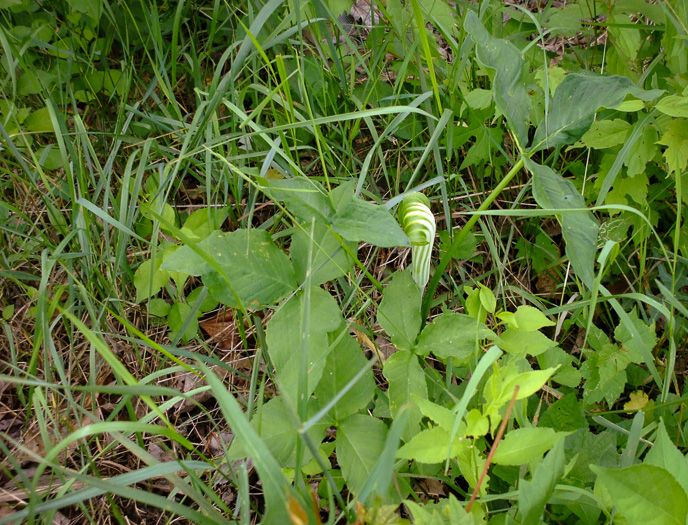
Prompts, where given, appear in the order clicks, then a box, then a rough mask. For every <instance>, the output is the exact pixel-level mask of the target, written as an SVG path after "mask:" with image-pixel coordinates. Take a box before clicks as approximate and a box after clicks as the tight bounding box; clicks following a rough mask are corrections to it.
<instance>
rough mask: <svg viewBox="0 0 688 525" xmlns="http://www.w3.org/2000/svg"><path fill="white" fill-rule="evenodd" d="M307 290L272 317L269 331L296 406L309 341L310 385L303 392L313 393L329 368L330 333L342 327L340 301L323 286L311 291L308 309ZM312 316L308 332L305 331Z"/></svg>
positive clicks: (281, 377)
mask: <svg viewBox="0 0 688 525" xmlns="http://www.w3.org/2000/svg"><path fill="white" fill-rule="evenodd" d="M305 300H306V299H305V292H304V291H301V292H299V293H297V294H296V295H294V296H293V297H292V298H291V299H289V300H288V301H287V302H286V303H285V304H284V305H283V306H282V307H281V308H280V309H279V310H278V311H277V312H276V313H275V315H273V316H272V318H271V319H270V322H269V323H268V327H267V330H266V341H267V344H268V353H269V354H270V358H271V360H272V364H273V366H274V367H275V371H276V372H277V379H278V384H279V387H280V391H281V393H282V394H283V395H285V396H286V397H288V398H289V399H290V400H291V401H292V402H293V403H294V405H296V401H297V396H298V393H299V375H300V370H301V355H302V349H303V345H304V344H306V345H307V347H306V359H307V366H308V384H307V385H306V387H305V388H304V389H303V393H304V394H305V395H306V396H308V395H310V394H311V393H312V392H313V391H314V390H315V387H316V386H317V384H318V382H319V381H320V378H321V377H322V373H323V370H324V369H325V363H326V358H327V356H328V354H329V353H330V351H331V350H332V349H331V348H330V341H329V339H328V332H332V331H334V330H336V329H337V328H339V326H340V324H341V323H342V315H341V313H340V311H339V305H337V301H335V300H334V298H333V297H332V296H331V295H330V294H329V293H327V292H326V291H325V290H323V289H322V288H318V287H313V288H311V290H310V305H309V306H310V308H309V309H307V310H306V311H305V312H304V308H305V307H304V305H303V302H304V301H305ZM302 312H303V313H304V314H305V315H308V322H307V325H308V332H307V333H305V334H302V329H303V326H304V320H303V318H302Z"/></svg>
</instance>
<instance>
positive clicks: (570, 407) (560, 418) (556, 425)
mask: <svg viewBox="0 0 688 525" xmlns="http://www.w3.org/2000/svg"><path fill="white" fill-rule="evenodd" d="M555 377H556V376H555ZM539 425H540V426H541V427H549V428H553V429H554V430H563V431H569V430H571V431H573V430H578V429H579V428H586V429H587V428H588V420H587V419H586V418H585V412H584V411H583V408H582V407H581V402H580V401H579V400H578V399H577V398H576V394H575V393H572V394H566V395H565V396H564V397H562V398H561V399H558V400H557V401H555V402H554V403H552V405H551V406H550V407H549V408H548V409H547V410H545V412H544V413H543V414H542V415H541V416H540V422H539Z"/></svg>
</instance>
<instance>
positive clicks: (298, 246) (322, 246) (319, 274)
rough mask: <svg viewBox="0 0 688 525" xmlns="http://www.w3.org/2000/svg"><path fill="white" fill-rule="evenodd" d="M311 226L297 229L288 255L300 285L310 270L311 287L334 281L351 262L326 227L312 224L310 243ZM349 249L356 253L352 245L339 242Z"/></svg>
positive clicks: (345, 270) (348, 268)
mask: <svg viewBox="0 0 688 525" xmlns="http://www.w3.org/2000/svg"><path fill="white" fill-rule="evenodd" d="M310 235H311V225H310V224H304V225H303V230H301V229H297V231H296V232H295V233H294V235H292V238H291V248H290V250H289V254H290V255H291V260H292V263H293V264H294V271H295V272H296V279H297V280H298V282H300V283H303V282H305V281H306V273H307V272H308V271H309V270H310V273H311V275H310V278H311V285H313V286H315V285H318V284H322V283H326V282H328V281H332V280H333V279H336V278H337V277H341V276H342V275H346V272H348V271H349V270H350V269H351V267H352V266H353V265H354V261H353V259H352V258H351V257H349V256H348V255H347V253H346V251H344V248H342V241H340V240H339V239H337V237H336V236H335V235H334V234H333V233H332V232H331V231H330V230H329V228H328V227H327V225H325V224H323V223H322V222H316V223H314V225H313V238H312V239H311V237H310ZM343 242H345V243H346V244H347V246H348V247H349V249H350V250H351V251H352V252H353V253H356V251H357V249H358V246H357V244H356V243H353V242H347V241H343ZM311 243H313V248H312V250H313V252H312V258H313V259H312V261H311V266H310V268H309V267H308V250H309V244H311Z"/></svg>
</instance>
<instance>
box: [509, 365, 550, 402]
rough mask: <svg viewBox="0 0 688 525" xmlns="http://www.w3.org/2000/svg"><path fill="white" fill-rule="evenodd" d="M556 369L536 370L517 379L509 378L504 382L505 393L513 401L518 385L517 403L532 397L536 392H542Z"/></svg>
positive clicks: (520, 375)
mask: <svg viewBox="0 0 688 525" xmlns="http://www.w3.org/2000/svg"><path fill="white" fill-rule="evenodd" d="M556 371H557V369H556V368H547V369H545V370H534V371H532V372H523V373H521V374H518V375H516V376H515V377H507V378H506V380H505V382H504V386H505V388H504V391H505V393H506V394H507V396H506V397H507V399H508V400H511V397H512V396H513V393H514V388H515V387H516V385H518V386H519V390H518V395H517V396H516V401H518V400H519V399H525V398H527V397H529V396H532V395H533V394H534V393H535V392H537V391H538V390H540V389H541V388H542V387H543V386H544V385H545V383H546V382H547V381H548V380H549V378H550V377H552V375H553V374H554V372H556Z"/></svg>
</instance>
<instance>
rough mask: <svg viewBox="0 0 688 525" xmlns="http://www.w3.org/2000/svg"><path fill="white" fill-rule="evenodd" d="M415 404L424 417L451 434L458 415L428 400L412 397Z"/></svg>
mask: <svg viewBox="0 0 688 525" xmlns="http://www.w3.org/2000/svg"><path fill="white" fill-rule="evenodd" d="M411 397H412V398H413V402H414V403H415V404H416V406H418V408H420V411H421V412H422V413H423V415H424V416H425V417H427V418H429V419H431V420H433V421H434V422H435V423H437V424H438V425H439V426H440V427H441V428H443V429H444V430H446V431H448V432H451V430H452V428H453V427H454V421H456V417H457V416H456V414H454V412H452V411H451V410H449V409H448V408H446V407H443V406H441V405H437V404H435V403H433V402H432V401H430V400H428V399H424V398H422V397H418V396H416V395H412V396H411ZM447 446H449V440H447Z"/></svg>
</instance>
